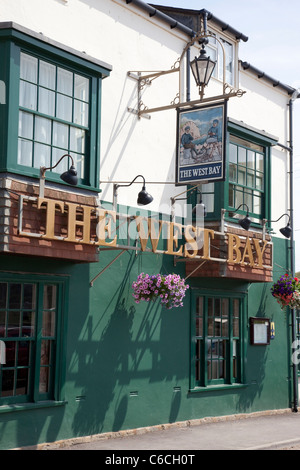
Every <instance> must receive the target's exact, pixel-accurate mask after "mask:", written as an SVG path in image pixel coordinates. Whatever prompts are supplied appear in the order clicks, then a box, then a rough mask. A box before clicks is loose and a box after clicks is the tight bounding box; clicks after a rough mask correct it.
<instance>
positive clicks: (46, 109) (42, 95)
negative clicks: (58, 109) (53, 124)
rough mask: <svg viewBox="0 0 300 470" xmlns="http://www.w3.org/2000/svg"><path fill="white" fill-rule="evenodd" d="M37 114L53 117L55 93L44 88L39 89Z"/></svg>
mask: <svg viewBox="0 0 300 470" xmlns="http://www.w3.org/2000/svg"><path fill="white" fill-rule="evenodd" d="M39 112H40V113H43V114H48V116H54V114H55V93H54V91H51V90H47V89H46V88H42V87H40V88H39Z"/></svg>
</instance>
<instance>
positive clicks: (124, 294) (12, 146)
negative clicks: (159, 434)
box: [0, 0, 298, 449]
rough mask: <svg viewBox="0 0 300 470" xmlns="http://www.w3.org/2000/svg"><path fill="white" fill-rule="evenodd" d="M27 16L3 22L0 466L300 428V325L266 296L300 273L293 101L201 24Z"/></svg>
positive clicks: (31, 1)
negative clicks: (141, 441) (102, 438)
mask: <svg viewBox="0 0 300 470" xmlns="http://www.w3.org/2000/svg"><path fill="white" fill-rule="evenodd" d="M41 3H42V4H43V5H42V6H41ZM18 6H19V2H18V1H17V0H10V1H9V2H4V4H3V5H2V7H1V11H0V51H1V53H0V64H1V66H0V124H1V125H0V132H1V138H0V142H1V144H0V432H1V440H0V442H1V444H0V448H1V449H15V448H26V447H28V446H29V447H30V446H35V448H36V446H40V447H39V448H43V445H44V444H47V443H48V444H49V443H54V442H57V441H59V442H60V443H61V444H62V443H64V442H68V440H69V439H77V440H75V442H80V438H82V437H84V436H92V435H97V434H101V435H102V434H107V435H111V433H114V432H119V431H127V432H131V431H132V432H134V430H136V429H137V428H145V427H152V426H156V427H158V428H160V427H161V429H162V428H163V425H166V424H170V423H179V422H183V423H185V422H190V421H193V420H195V421H197V420H201V419H202V418H206V417H222V416H229V415H239V414H252V413H257V412H265V413H266V412H273V413H274V412H277V411H278V412H281V411H282V410H290V411H291V412H293V411H297V406H298V396H297V395H298V392H297V390H298V371H297V367H296V366H295V364H293V362H292V352H293V349H292V342H293V341H294V340H295V339H297V337H296V333H295V331H296V330H295V321H296V320H295V318H294V313H295V312H294V311H293V310H290V309H289V308H287V309H285V310H284V311H283V310H282V309H281V307H280V305H279V304H278V303H277V302H276V299H275V298H274V297H273V296H272V295H271V287H272V284H273V283H274V282H276V281H277V279H278V278H279V277H280V276H282V275H284V274H294V272H293V271H294V265H293V264H294V262H293V257H294V250H293V230H292V228H293V223H292V222H293V221H292V214H293V211H292V209H293V198H292V197H291V196H290V195H291V194H292V191H291V186H292V172H291V168H292V157H293V154H292V141H291V138H292V112H293V104H294V101H295V100H296V98H297V97H298V93H297V91H296V90H295V89H294V88H293V87H291V86H289V85H285V84H283V83H280V82H278V80H276V79H274V78H272V77H271V76H270V75H268V71H267V70H266V71H261V70H258V69H257V68H256V67H255V66H254V65H252V64H249V63H248V62H246V61H244V60H242V59H244V58H241V57H240V55H239V44H240V43H241V42H247V40H248V37H247V36H246V35H245V34H244V33H242V32H240V31H239V28H238V25H232V26H231V25H229V24H228V20H229V19H228V18H224V19H219V18H216V17H215V16H214V14H213V13H211V12H209V11H207V10H205V9H200V10H190V9H188V8H187V9H179V8H170V7H164V6H154V5H151V4H147V3H145V2H144V1H142V0H102V1H101V2H94V1H93V0H86V1H85V2H80V1H77V2H75V1H74V2H73V1H71V0H61V1H53V0H44V1H43V2H37V1H35V0H28V2H27V9H26V11H25V10H24V9H23V8H18ZM187 7H188V4H187ZM83 19H84V21H83ZM37 25H38V26H37ZM274 47H275V46H274ZM245 59H246V58H245ZM158 70H159V72H157V71H158ZM282 228H283V229H284V230H281V229H282ZM150 297H151V298H150ZM291 325H292V326H291ZM73 442H74V441H73ZM62 445H63V444H62Z"/></svg>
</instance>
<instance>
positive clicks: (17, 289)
mask: <svg viewBox="0 0 300 470" xmlns="http://www.w3.org/2000/svg"><path fill="white" fill-rule="evenodd" d="M8 307H9V308H10V309H13V308H17V309H19V308H20V307H21V284H11V285H10V290H9V302H8Z"/></svg>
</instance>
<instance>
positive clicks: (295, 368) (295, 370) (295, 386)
mask: <svg viewBox="0 0 300 470" xmlns="http://www.w3.org/2000/svg"><path fill="white" fill-rule="evenodd" d="M299 95H300V93H299V91H298V90H295V91H294V93H293V95H292V98H291V99H290V100H289V104H288V106H289V127H290V129H289V133H290V137H289V139H290V148H289V152H290V223H291V227H292V233H291V238H290V258H291V272H292V276H293V277H294V276H295V261H294V181H293V179H294V154H293V145H294V142H293V103H294V101H295V99H296V98H298V97H299ZM291 315H292V345H293V344H296V343H295V341H296V339H297V336H296V309H295V308H292V309H291ZM292 367H293V395H294V404H293V411H294V412H295V413H297V411H298V366H297V364H294V363H293V365H292Z"/></svg>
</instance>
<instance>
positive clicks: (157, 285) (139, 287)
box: [132, 273, 189, 309]
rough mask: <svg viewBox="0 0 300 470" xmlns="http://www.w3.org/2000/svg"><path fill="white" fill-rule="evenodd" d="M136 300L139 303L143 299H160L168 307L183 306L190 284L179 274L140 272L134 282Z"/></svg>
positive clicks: (148, 300)
mask: <svg viewBox="0 0 300 470" xmlns="http://www.w3.org/2000/svg"><path fill="white" fill-rule="evenodd" d="M132 288H133V290H134V293H133V294H132V295H133V297H134V299H135V302H136V303H137V304H139V303H140V302H141V301H142V300H144V301H146V302H150V301H153V300H156V299H157V298H158V299H160V303H161V304H162V305H164V306H165V307H166V308H168V309H171V308H174V307H182V306H183V302H182V300H183V298H184V296H185V292H186V290H187V289H188V288H189V286H188V285H187V284H186V283H185V280H184V279H182V278H181V277H180V276H179V275H177V274H168V275H161V274H155V275H153V276H149V274H144V273H141V274H139V276H138V278H137V280H136V282H134V283H133V284H132Z"/></svg>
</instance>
